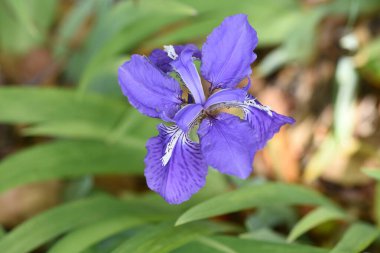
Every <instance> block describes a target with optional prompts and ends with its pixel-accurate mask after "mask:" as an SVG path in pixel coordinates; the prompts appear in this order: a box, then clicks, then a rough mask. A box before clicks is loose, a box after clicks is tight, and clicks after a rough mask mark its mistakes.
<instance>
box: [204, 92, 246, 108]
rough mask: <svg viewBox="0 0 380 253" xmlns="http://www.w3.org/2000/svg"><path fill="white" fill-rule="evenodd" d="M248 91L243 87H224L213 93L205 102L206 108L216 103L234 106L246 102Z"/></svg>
mask: <svg viewBox="0 0 380 253" xmlns="http://www.w3.org/2000/svg"><path fill="white" fill-rule="evenodd" d="M246 96H247V91H246V90H243V89H230V88H227V89H223V90H220V91H218V92H216V93H214V94H212V95H211V96H210V97H209V98H208V99H207V101H206V103H205V108H209V107H211V106H215V105H225V106H233V105H236V104H241V103H243V102H244V100H245V98H246Z"/></svg>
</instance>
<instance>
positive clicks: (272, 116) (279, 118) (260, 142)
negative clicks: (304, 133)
mask: <svg viewBox="0 0 380 253" xmlns="http://www.w3.org/2000/svg"><path fill="white" fill-rule="evenodd" d="M243 110H244V114H245V119H246V120H247V121H248V122H249V124H250V126H251V127H252V129H253V135H254V138H255V140H256V142H257V144H256V146H257V148H258V149H262V148H264V146H265V144H266V143H267V142H268V141H269V140H270V139H271V138H272V137H273V136H274V135H275V134H276V133H277V132H278V131H280V128H281V127H282V126H283V125H285V124H293V123H294V122H295V120H294V119H293V118H290V117H287V116H284V115H281V114H278V113H276V112H274V111H272V110H271V109H270V108H269V107H267V106H264V105H262V104H261V103H260V102H258V101H257V100H256V99H254V98H253V97H252V96H249V97H247V100H246V101H245V106H244V107H243Z"/></svg>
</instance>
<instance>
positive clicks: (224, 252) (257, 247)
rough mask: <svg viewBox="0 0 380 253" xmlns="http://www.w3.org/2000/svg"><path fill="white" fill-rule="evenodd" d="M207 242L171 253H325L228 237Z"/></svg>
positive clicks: (314, 249) (308, 248) (296, 246)
mask: <svg viewBox="0 0 380 253" xmlns="http://www.w3.org/2000/svg"><path fill="white" fill-rule="evenodd" d="M207 239H208V240H207V241H205V240H201V241H198V242H191V243H189V244H187V245H185V246H183V247H181V248H179V249H177V250H174V251H173V253H194V252H197V253H209V252H215V253H253V252H255V253H256V252H257V253H327V252H328V251H327V250H325V249H319V248H315V247H310V246H305V245H297V244H285V243H274V242H265V241H258V240H251V239H238V238H236V237H229V236H215V237H210V238H207Z"/></svg>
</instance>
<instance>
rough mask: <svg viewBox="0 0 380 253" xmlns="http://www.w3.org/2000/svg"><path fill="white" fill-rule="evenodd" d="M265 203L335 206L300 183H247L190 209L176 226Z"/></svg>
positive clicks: (264, 204) (265, 204)
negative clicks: (299, 184)
mask: <svg viewBox="0 0 380 253" xmlns="http://www.w3.org/2000/svg"><path fill="white" fill-rule="evenodd" d="M268 205H322V206H335V205H334V204H333V203H332V202H331V201H330V200H328V199H327V198H324V197H323V196H322V195H320V194H318V193H317V192H315V191H312V190H310V189H307V188H305V187H302V186H297V185H290V184H281V183H266V184H262V185H249V186H245V187H242V188H240V189H237V190H235V191H232V192H229V193H226V194H223V195H220V196H217V197H215V198H212V199H210V200H207V201H205V202H202V203H200V204H198V205H196V206H194V207H192V208H190V209H189V210H187V211H186V212H185V213H184V214H182V215H181V216H180V217H179V218H178V220H177V222H176V225H181V224H184V223H187V222H191V221H195V220H200V219H204V218H209V217H213V216H217V215H222V214H227V213H232V212H236V211H240V210H244V209H248V208H253V207H260V206H268Z"/></svg>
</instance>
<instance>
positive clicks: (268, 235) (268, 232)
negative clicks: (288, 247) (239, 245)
mask: <svg viewBox="0 0 380 253" xmlns="http://www.w3.org/2000/svg"><path fill="white" fill-rule="evenodd" d="M239 237H240V238H242V239H254V240H259V241H268V242H278V243H285V242H286V238H285V237H284V236H283V235H282V234H280V233H278V232H276V231H274V230H272V229H270V228H261V229H258V230H256V231H252V232H249V233H244V234H240V235H239Z"/></svg>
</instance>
